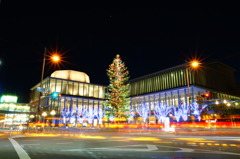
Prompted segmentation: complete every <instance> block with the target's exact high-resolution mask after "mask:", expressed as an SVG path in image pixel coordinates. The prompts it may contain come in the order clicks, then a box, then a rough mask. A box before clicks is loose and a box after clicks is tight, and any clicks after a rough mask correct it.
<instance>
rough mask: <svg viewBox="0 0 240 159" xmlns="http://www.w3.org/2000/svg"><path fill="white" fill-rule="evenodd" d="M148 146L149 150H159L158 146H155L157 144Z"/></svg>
mask: <svg viewBox="0 0 240 159" xmlns="http://www.w3.org/2000/svg"><path fill="white" fill-rule="evenodd" d="M147 148H148V150H149V151H154V150H158V148H157V146H155V145H147Z"/></svg>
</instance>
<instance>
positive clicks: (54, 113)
mask: <svg viewBox="0 0 240 159" xmlns="http://www.w3.org/2000/svg"><path fill="white" fill-rule="evenodd" d="M50 114H51V115H52V116H53V117H54V116H55V115H56V111H55V110H52V111H51V112H50ZM54 120H55V119H54ZM52 124H53V119H52V122H51V126H52ZM54 125H55V122H54Z"/></svg>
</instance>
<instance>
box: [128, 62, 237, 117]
mask: <svg viewBox="0 0 240 159" xmlns="http://www.w3.org/2000/svg"><path fill="white" fill-rule="evenodd" d="M187 67H188V66H187V65H186V64H184V65H179V66H176V67H172V68H168V69H165V70H162V71H159V72H155V73H152V74H148V75H146V76H142V77H139V78H136V79H132V80H130V85H131V91H130V94H131V95H130V96H131V108H132V109H133V111H135V112H136V108H137V107H139V106H140V105H141V103H143V102H145V103H146V104H147V105H148V107H149V110H150V112H153V111H154V104H158V103H161V104H164V105H166V106H175V107H179V106H180V105H181V104H184V105H189V104H191V103H192V102H194V101H197V100H199V99H201V100H203V101H206V102H210V101H211V100H212V101H223V100H231V99H239V96H238V95H233V94H232V93H231V92H233V90H234V88H236V82H235V78H234V72H235V70H234V69H233V68H231V67H229V66H227V65H225V64H223V63H221V62H212V63H208V64H205V65H204V66H203V67H202V69H199V70H193V69H190V71H189V72H187ZM187 73H189V74H188V75H187ZM187 77H188V79H187ZM188 81H189V88H188V83H187V82H188ZM188 90H189V92H188ZM205 92H209V93H210V94H208V95H209V97H203V96H202V95H203V94H204V93H205ZM152 116H153V113H150V114H149V117H152ZM152 119H153V120H155V118H152ZM150 122H155V121H150Z"/></svg>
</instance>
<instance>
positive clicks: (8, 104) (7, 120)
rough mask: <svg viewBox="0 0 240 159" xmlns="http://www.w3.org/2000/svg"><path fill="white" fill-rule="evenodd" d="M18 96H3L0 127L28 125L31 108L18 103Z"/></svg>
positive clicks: (0, 103)
mask: <svg viewBox="0 0 240 159" xmlns="http://www.w3.org/2000/svg"><path fill="white" fill-rule="evenodd" d="M17 99H18V97H17V96H11V95H2V96H1V98H0V126H1V127H7V126H11V125H20V124H27V122H28V118H29V113H30V106H29V104H28V103H17Z"/></svg>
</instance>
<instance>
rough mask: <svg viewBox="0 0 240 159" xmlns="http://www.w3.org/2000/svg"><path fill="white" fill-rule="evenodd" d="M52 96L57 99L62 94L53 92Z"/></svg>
mask: <svg viewBox="0 0 240 159" xmlns="http://www.w3.org/2000/svg"><path fill="white" fill-rule="evenodd" d="M51 96H52V97H53V98H57V97H61V96H62V94H61V93H60V92H53V93H52V94H51Z"/></svg>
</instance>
